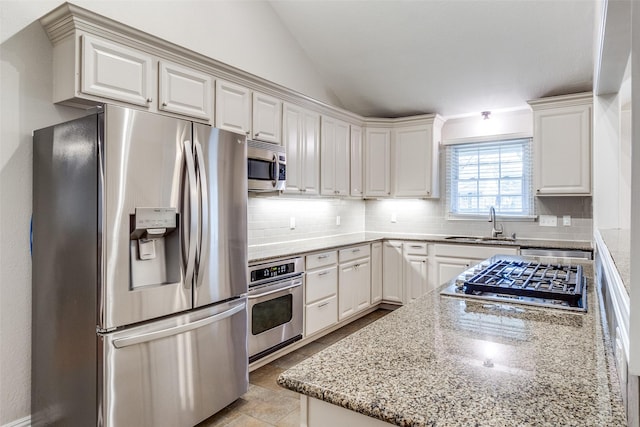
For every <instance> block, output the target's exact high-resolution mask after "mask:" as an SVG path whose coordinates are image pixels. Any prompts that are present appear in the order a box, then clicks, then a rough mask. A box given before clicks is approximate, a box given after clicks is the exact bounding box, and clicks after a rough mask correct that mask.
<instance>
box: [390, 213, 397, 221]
mask: <svg viewBox="0 0 640 427" xmlns="http://www.w3.org/2000/svg"><path fill="white" fill-rule="evenodd" d="M391 222H398V216H397V215H396V213H395V212H393V213H392V214H391Z"/></svg>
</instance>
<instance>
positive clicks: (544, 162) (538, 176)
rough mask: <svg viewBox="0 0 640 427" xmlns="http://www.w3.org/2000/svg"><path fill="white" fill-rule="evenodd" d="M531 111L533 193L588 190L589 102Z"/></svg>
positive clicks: (560, 193) (571, 192)
mask: <svg viewBox="0 0 640 427" xmlns="http://www.w3.org/2000/svg"><path fill="white" fill-rule="evenodd" d="M533 114H534V130H533V134H534V149H533V151H534V156H535V158H534V183H535V188H536V194H537V195H539V196H542V195H562V194H565V195H571V194H582V195H584V194H590V193H591V105H590V104H589V105H578V106H570V107H562V108H549V109H544V110H540V111H534V113H533Z"/></svg>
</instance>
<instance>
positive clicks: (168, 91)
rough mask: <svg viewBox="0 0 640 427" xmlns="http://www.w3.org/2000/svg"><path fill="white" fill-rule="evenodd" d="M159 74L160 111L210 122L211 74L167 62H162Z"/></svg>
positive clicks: (211, 100) (211, 99)
mask: <svg viewBox="0 0 640 427" xmlns="http://www.w3.org/2000/svg"><path fill="white" fill-rule="evenodd" d="M159 75H160V84H159V85H158V87H159V91H160V92H159V98H160V99H159V101H158V102H159V106H158V109H159V110H161V111H168V112H170V113H177V114H183V115H186V116H191V117H199V118H201V119H205V120H207V121H208V120H211V110H212V104H213V97H212V96H211V91H212V89H213V88H212V84H213V78H212V77H211V76H210V75H208V74H205V73H201V72H199V71H196V70H193V69H191V68H187V67H183V66H181V65H178V64H172V63H169V62H166V61H160V62H159Z"/></svg>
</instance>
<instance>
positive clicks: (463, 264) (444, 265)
mask: <svg viewBox="0 0 640 427" xmlns="http://www.w3.org/2000/svg"><path fill="white" fill-rule="evenodd" d="M467 268H469V260H467V259H458V258H439V257H436V277H437V279H436V283H434V286H440V285H442V284H444V283H445V282H448V281H450V280H452V279H453V278H455V277H457V276H458V275H459V274H460V273H462V272H463V271H465V270H466V269H467Z"/></svg>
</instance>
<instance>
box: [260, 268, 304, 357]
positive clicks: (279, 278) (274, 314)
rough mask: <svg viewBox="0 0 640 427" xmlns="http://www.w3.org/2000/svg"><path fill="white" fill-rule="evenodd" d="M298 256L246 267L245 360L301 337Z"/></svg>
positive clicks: (301, 271)
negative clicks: (247, 278) (247, 355)
mask: <svg viewBox="0 0 640 427" xmlns="http://www.w3.org/2000/svg"><path fill="white" fill-rule="evenodd" d="M303 273H304V263H303V260H302V258H292V259H287V260H282V261H277V262H272V263H268V264H259V265H255V266H251V267H249V294H248V316H249V322H248V324H249V362H254V361H256V360H258V359H260V358H262V357H264V356H266V355H268V354H270V353H273V352H274V351H276V350H279V349H281V348H283V347H286V346H287V345H289V344H291V343H293V342H295V341H298V340H300V339H302V310H303V298H302V295H303V293H302V284H303V281H304V277H303Z"/></svg>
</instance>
